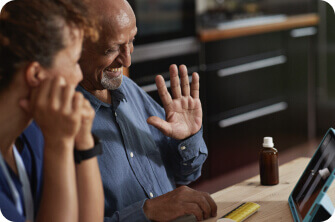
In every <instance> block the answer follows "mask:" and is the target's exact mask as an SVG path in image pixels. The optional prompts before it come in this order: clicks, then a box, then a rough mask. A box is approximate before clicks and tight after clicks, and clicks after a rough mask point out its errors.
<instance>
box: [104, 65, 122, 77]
mask: <svg viewBox="0 0 335 222" xmlns="http://www.w3.org/2000/svg"><path fill="white" fill-rule="evenodd" d="M103 72H104V73H105V75H106V76H108V78H117V77H119V76H120V75H122V74H123V67H122V66H121V67H120V68H109V67H108V68H106V69H104V71H103Z"/></svg>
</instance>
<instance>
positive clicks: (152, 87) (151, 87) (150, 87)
mask: <svg viewBox="0 0 335 222" xmlns="http://www.w3.org/2000/svg"><path fill="white" fill-rule="evenodd" d="M188 79H189V81H190V82H191V81H192V76H189V77H188ZM165 85H166V87H167V88H170V86H171V81H170V80H168V81H165ZM141 88H142V89H143V90H144V91H145V92H147V93H150V92H154V91H157V86H156V84H155V83H153V84H149V85H145V86H141Z"/></svg>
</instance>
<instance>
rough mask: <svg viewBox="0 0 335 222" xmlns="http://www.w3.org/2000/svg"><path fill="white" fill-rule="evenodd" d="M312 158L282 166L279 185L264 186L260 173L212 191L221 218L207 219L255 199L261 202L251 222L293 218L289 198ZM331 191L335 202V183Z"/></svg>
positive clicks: (329, 192) (249, 221) (329, 191)
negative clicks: (215, 191)
mask: <svg viewBox="0 0 335 222" xmlns="http://www.w3.org/2000/svg"><path fill="white" fill-rule="evenodd" d="M309 160H310V158H299V159H296V160H293V161H291V162H289V163H286V164H284V165H282V166H280V168H279V184H278V185H275V186H262V185H260V178H259V176H255V177H252V178H250V179H248V180H245V181H243V182H241V183H238V184H236V185H234V186H231V187H228V188H226V189H224V190H221V191H219V192H217V193H214V194H212V198H213V199H214V200H215V202H216V203H217V205H218V217H217V218H211V219H208V220H206V221H216V220H217V219H218V218H220V217H222V216H223V215H225V214H226V213H228V212H229V211H231V210H233V209H234V208H235V207H238V206H239V205H240V204H242V203H244V202H255V203H258V204H260V205H261V208H260V209H259V211H258V212H257V213H255V214H254V215H252V216H251V217H250V218H248V219H247V220H246V221H247V222H252V221H257V222H262V221H264V222H265V221H266V222H268V221H271V222H276V221H283V222H284V221H285V222H288V221H293V218H292V215H291V211H290V207H289V204H288V197H289V195H290V194H291V192H292V190H293V188H294V186H295V184H296V183H297V181H298V179H299V178H300V176H301V174H302V172H303V171H304V169H305V168H306V166H307V164H308V162H309ZM333 184H335V183H333ZM327 194H328V195H329V197H330V198H331V200H332V202H333V203H335V201H334V200H335V186H334V185H332V186H331V187H330V188H329V190H328V192H327Z"/></svg>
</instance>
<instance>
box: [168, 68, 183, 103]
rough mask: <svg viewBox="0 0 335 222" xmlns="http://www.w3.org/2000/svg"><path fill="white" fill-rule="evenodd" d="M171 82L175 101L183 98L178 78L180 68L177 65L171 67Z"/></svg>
mask: <svg viewBox="0 0 335 222" xmlns="http://www.w3.org/2000/svg"><path fill="white" fill-rule="evenodd" d="M170 82H171V92H172V96H173V98H174V99H177V98H180V97H181V89H180V82H179V76H178V68H177V66H176V65H171V66H170Z"/></svg>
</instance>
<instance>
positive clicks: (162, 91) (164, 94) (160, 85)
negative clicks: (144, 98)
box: [156, 75, 172, 108]
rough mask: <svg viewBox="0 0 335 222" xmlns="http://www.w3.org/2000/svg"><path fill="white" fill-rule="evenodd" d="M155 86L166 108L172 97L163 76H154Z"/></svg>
mask: <svg viewBox="0 0 335 222" xmlns="http://www.w3.org/2000/svg"><path fill="white" fill-rule="evenodd" d="M156 86H157V90H158V94H159V97H160V98H161V100H162V103H163V106H164V108H167V107H168V106H169V105H170V104H171V103H172V98H171V95H170V93H169V92H168V90H167V88H166V85H165V81H164V78H163V76H161V75H158V76H156Z"/></svg>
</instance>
